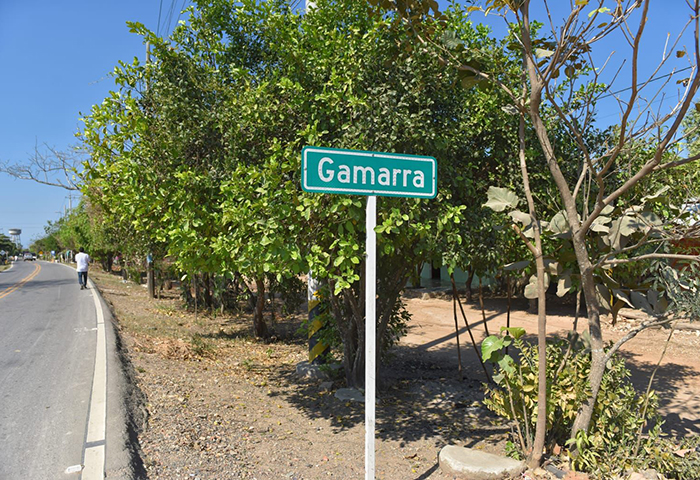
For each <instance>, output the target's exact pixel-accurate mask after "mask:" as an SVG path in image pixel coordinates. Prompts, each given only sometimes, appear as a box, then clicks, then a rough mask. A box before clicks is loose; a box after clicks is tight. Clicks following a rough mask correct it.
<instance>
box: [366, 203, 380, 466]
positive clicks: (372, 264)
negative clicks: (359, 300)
mask: <svg viewBox="0 0 700 480" xmlns="http://www.w3.org/2000/svg"><path fill="white" fill-rule="evenodd" d="M365 215H366V218H365V223H366V227H367V244H366V248H367V259H366V264H365V281H366V283H365V480H374V423H375V422H374V420H375V405H376V404H375V397H376V391H375V383H376V378H375V376H376V367H375V366H376V331H377V329H376V311H377V308H376V296H377V295H376V293H377V234H376V233H375V232H374V227H376V226H377V197H376V196H374V195H371V196H368V197H367V212H366V213H365Z"/></svg>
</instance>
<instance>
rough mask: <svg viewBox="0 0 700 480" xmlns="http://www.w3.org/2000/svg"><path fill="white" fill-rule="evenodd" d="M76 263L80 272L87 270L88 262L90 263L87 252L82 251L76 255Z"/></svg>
mask: <svg viewBox="0 0 700 480" xmlns="http://www.w3.org/2000/svg"><path fill="white" fill-rule="evenodd" d="M75 263H76V265H77V267H76V268H75V270H76V271H78V272H87V271H88V263H90V257H89V256H88V254H87V253H84V252H80V253H78V254H77V255H76V256H75Z"/></svg>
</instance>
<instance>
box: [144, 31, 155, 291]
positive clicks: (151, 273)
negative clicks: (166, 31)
mask: <svg viewBox="0 0 700 480" xmlns="http://www.w3.org/2000/svg"><path fill="white" fill-rule="evenodd" d="M150 63H151V43H150V42H146V65H149V64H150ZM149 88H150V81H149V78H148V72H146V92H148V90H149ZM146 286H147V287H148V296H149V297H151V298H156V278H155V269H154V265H153V253H152V252H148V255H146Z"/></svg>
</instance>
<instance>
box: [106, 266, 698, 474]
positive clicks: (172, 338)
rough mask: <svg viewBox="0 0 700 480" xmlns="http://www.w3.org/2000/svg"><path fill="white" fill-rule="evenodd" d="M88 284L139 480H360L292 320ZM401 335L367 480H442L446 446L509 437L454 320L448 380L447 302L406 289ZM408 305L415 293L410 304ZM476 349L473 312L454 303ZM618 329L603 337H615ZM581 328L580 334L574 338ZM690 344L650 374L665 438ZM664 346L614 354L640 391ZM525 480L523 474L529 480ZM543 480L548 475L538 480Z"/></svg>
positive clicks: (654, 341)
mask: <svg viewBox="0 0 700 480" xmlns="http://www.w3.org/2000/svg"><path fill="white" fill-rule="evenodd" d="M93 278H94V279H95V281H96V282H97V284H98V285H99V287H100V290H101V291H102V293H103V296H104V297H105V299H106V300H107V301H108V302H109V303H110V304H111V305H112V308H113V310H114V311H115V313H116V317H117V322H118V328H119V331H120V335H121V338H122V342H123V349H124V352H125V354H126V357H127V358H128V359H129V360H130V362H131V365H132V366H133V375H134V381H135V383H136V386H137V387H138V389H139V390H140V391H141V392H142V393H143V397H142V399H141V402H142V403H143V406H144V407H145V408H142V409H139V408H138V405H135V407H137V408H135V411H137V412H138V411H143V412H146V414H147V417H145V418H143V423H142V424H141V427H142V430H141V432H140V433H139V443H140V447H141V453H142V459H143V472H144V474H145V475H147V477H148V478H149V479H201V480H204V479H257V480H268V479H270V480H275V479H293V480H294V479H296V480H302V479H303V480H314V479H326V478H340V479H360V478H364V423H363V422H364V409H363V406H362V404H356V403H351V402H347V401H340V400H338V399H337V398H336V397H335V395H334V393H335V391H336V390H337V389H338V388H340V387H342V386H343V385H342V383H343V382H342V381H341V380H336V381H334V382H333V384H332V385H324V386H321V385H319V383H318V382H313V381H304V380H301V379H299V378H298V377H297V376H296V374H295V369H296V365H297V364H298V363H299V362H301V361H303V360H305V359H306V356H307V347H306V344H305V342H303V340H302V339H300V337H299V335H298V334H296V330H297V328H298V326H299V324H300V321H301V316H292V317H287V318H284V319H280V318H278V319H277V320H276V321H275V322H274V324H273V325H272V328H273V331H274V332H275V334H276V338H275V340H274V341H272V342H269V343H262V342H259V341H257V340H255V339H253V338H252V331H251V321H250V319H249V318H248V317H247V316H245V315H241V316H229V315H220V316H206V317H203V316H201V315H198V316H196V317H195V315H194V314H193V313H192V312H186V311H183V310H182V308H181V303H180V301H179V299H178V298H177V296H176V293H174V292H166V295H165V296H164V298H161V299H156V300H151V299H148V298H147V295H146V289H145V288H144V287H143V286H140V285H135V284H133V283H124V282H122V281H121V279H120V278H119V277H116V276H113V275H106V274H100V273H96V274H94V275H93ZM411 294H412V295H411V296H410V297H411V298H407V299H406V300H407V303H408V308H409V310H410V311H411V312H412V313H413V320H412V322H411V325H410V328H409V333H408V335H407V337H405V339H404V340H403V341H402V343H401V344H400V345H399V347H398V348H397V349H396V350H395V352H394V354H393V356H392V359H391V360H390V361H389V362H388V364H387V365H386V366H385V367H384V369H383V370H382V378H383V382H382V389H381V390H380V391H379V392H378V397H379V403H378V406H377V434H376V436H377V440H376V456H377V459H376V465H377V467H376V470H377V474H376V478H377V479H380V480H406V479H411V480H426V479H431V480H447V479H451V478H452V477H451V476H449V475H446V474H444V473H442V472H441V471H440V469H439V467H438V465H437V461H436V457H437V454H438V452H439V450H440V449H441V448H442V447H443V446H445V445H448V444H457V445H464V446H470V447H475V448H480V449H483V450H485V451H492V452H498V453H501V452H502V449H503V444H504V440H505V438H506V434H507V432H508V428H507V427H506V426H504V425H503V424H502V423H501V422H500V421H499V420H498V419H497V418H495V417H494V416H493V415H491V414H490V413H489V412H488V411H486V410H485V409H484V408H482V405H481V399H482V398H483V394H482V391H481V383H482V382H483V380H484V376H483V372H482V371H481V367H480V366H479V364H478V361H477V357H476V353H475V352H474V350H473V348H472V347H471V346H470V345H468V343H469V340H468V335H467V333H466V328H465V327H464V325H463V324H462V323H461V322H462V320H461V319H460V327H461V328H460V331H459V334H460V343H461V345H462V348H461V354H462V364H463V371H464V379H463V380H460V379H459V376H458V370H457V349H456V341H455V338H456V336H455V329H454V319H453V315H452V303H451V301H450V300H448V299H445V298H436V297H434V296H431V295H427V294H421V293H420V291H414V292H411ZM416 295H417V296H416ZM504 304H505V302H504V301H502V300H487V302H486V317H487V322H488V327H489V330H490V331H491V332H495V331H497V330H498V328H499V327H500V325H502V324H504V322H505V307H504ZM525 306H526V305H525V304H524V303H523V302H519V303H517V304H516V308H515V310H514V311H513V313H512V320H511V324H512V325H518V326H522V327H524V328H525V329H526V330H527V332H528V333H534V332H535V331H536V317H535V316H534V315H531V314H529V313H527V312H526V311H525V309H524V307H525ZM465 309H466V315H467V318H468V320H469V322H470V324H471V325H472V327H473V333H474V335H475V336H476V337H477V341H478V340H479V339H480V338H481V337H482V336H483V334H484V328H483V327H484V325H483V322H482V320H481V312H480V310H479V309H478V308H477V305H475V304H469V305H465ZM564 313H566V312H556V311H553V312H551V314H550V315H549V316H548V321H549V325H550V331H551V333H552V334H556V333H564V332H566V331H567V330H568V329H570V328H571V325H572V318H571V317H570V316H567V315H565V314H564ZM627 326H628V324H625V323H623V324H619V325H618V327H616V328H615V329H609V331H608V332H606V333H607V334H608V335H610V337H609V338H615V336H619V335H622V334H623V332H624V329H625V328H626V327H627ZM579 330H580V328H579ZM699 335H700V333H698V332H695V331H687V332H682V333H681V332H678V333H676V334H675V335H674V337H673V339H672V341H671V345H670V347H669V349H668V352H667V354H666V356H665V359H664V361H663V363H662V365H661V367H660V369H659V372H658V373H657V375H656V378H657V380H656V381H655V384H654V387H655V388H656V389H657V390H659V392H660V394H661V395H660V396H661V401H662V408H663V414H664V415H665V416H666V419H667V422H668V424H667V427H669V428H667V429H666V430H668V431H670V432H673V433H676V434H681V435H686V434H698V433H700V423H699V422H698V415H699V414H700V408H698V407H699V406H700V405H699V401H698V397H697V395H696V394H695V392H698V391H700V389H699V387H700V373H699V372H700V359H699V358H698V356H697V354H696V352H697V351H698V350H699V349H700V336H699ZM666 337H667V332H665V331H659V330H657V331H651V332H647V333H645V334H643V335H641V336H640V337H638V338H636V339H634V340H632V342H631V343H630V345H629V347H628V348H627V349H626V350H625V351H626V355H628V358H629V360H630V366H631V367H632V370H633V372H634V375H635V381H636V382H638V383H639V385H640V386H642V385H643V386H644V387H646V384H645V378H647V379H648V376H649V374H650V372H651V371H652V370H653V368H654V366H655V365H656V362H657V361H658V355H659V352H660V350H661V348H662V347H663V343H664V341H665V339H666ZM532 478H534V477H532ZM541 478H547V477H546V476H544V477H541Z"/></svg>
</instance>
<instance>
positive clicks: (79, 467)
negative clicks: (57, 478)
mask: <svg viewBox="0 0 700 480" xmlns="http://www.w3.org/2000/svg"><path fill="white" fill-rule="evenodd" d="M82 470H83V466H82V465H73V466H71V467H68V468H66V474H71V473H78V472H81V471H82Z"/></svg>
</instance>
